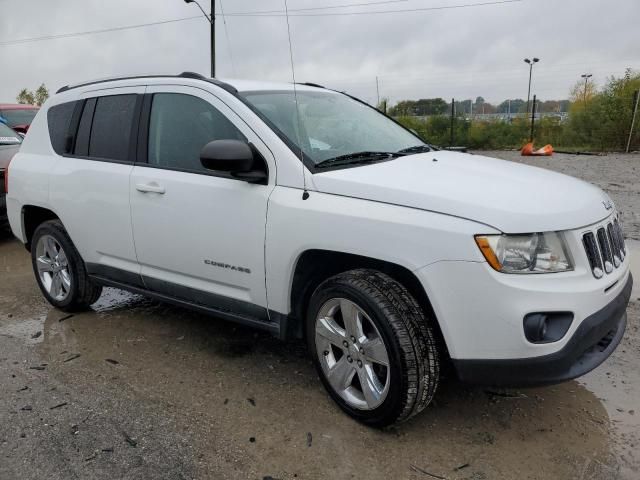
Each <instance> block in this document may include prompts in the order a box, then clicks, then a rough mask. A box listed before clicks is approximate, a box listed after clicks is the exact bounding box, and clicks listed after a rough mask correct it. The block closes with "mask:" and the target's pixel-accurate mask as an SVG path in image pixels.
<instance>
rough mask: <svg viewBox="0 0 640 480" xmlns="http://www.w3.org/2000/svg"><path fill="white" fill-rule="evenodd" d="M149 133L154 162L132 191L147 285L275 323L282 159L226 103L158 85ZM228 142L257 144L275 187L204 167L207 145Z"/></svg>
mask: <svg viewBox="0 0 640 480" xmlns="http://www.w3.org/2000/svg"><path fill="white" fill-rule="evenodd" d="M145 124H146V125H148V128H145ZM141 127H142V130H143V132H142V134H141V137H140V138H141V141H140V142H139V151H138V162H145V161H146V163H137V164H136V165H135V167H134V169H133V172H132V175H131V181H130V190H131V215H132V223H133V231H134V239H135V246H136V252H137V257H138V261H139V263H140V265H141V273H142V277H143V281H144V283H145V286H146V287H147V288H148V289H150V290H152V291H154V292H157V293H160V294H164V295H169V296H171V297H174V298H178V299H181V300H185V301H188V302H190V303H192V304H193V303H195V304H198V305H203V306H206V307H212V308H214V309H216V310H219V311H222V312H226V313H229V314H231V315H236V316H239V317H245V318H247V317H249V319H250V320H251V319H253V320H256V321H261V322H264V321H266V320H267V319H268V313H267V308H266V307H267V299H266V288H265V261H264V240H265V224H266V217H267V202H268V198H269V195H270V193H271V191H272V190H273V188H274V185H275V162H274V158H273V155H272V153H271V152H270V150H269V149H268V148H267V146H266V145H265V144H264V143H263V142H262V141H261V140H260V138H258V137H257V135H256V134H255V133H254V132H253V131H252V130H251V129H250V128H249V127H248V126H247V124H246V123H245V122H243V121H242V119H241V118H240V117H239V116H238V115H236V114H235V113H234V112H233V111H232V110H231V109H230V108H229V107H228V106H227V105H226V104H225V103H223V102H222V101H221V100H219V99H218V98H217V97H216V96H215V95H213V94H212V93H210V92H208V91H206V90H203V89H199V88H195V87H186V86H153V87H151V86H150V87H148V89H147V95H146V96H145V103H144V107H143V113H142V119H141ZM144 133H148V135H144ZM144 137H146V139H145V138H144ZM228 139H234V140H241V141H247V142H250V143H251V144H252V145H253V146H254V147H255V149H256V150H257V151H258V152H259V153H260V155H261V156H262V157H263V158H264V161H265V162H266V164H267V168H268V172H269V179H268V184H267V185H259V184H251V183H247V182H245V181H242V180H239V179H236V178H233V177H231V176H230V175H229V174H226V173H223V172H216V171H212V170H207V169H205V168H204V167H203V166H202V164H201V162H200V151H201V150H202V148H203V147H204V146H205V145H206V144H207V143H209V142H210V141H213V140H228Z"/></svg>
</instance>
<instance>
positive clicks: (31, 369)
mask: <svg viewBox="0 0 640 480" xmlns="http://www.w3.org/2000/svg"><path fill="white" fill-rule="evenodd" d="M491 154H493V155H494V156H499V157H503V158H509V159H513V160H515V161H521V158H520V157H518V156H516V155H515V154H511V153H505V152H492V153H490V155H491ZM527 162H528V163H531V164H536V165H539V166H543V167H545V168H551V169H554V170H558V171H562V172H564V173H568V174H570V175H575V176H579V177H581V178H584V179H586V180H588V181H592V182H594V183H596V184H598V185H599V186H601V187H603V188H605V189H606V190H607V191H608V192H609V193H610V194H611V196H612V198H613V199H614V200H615V201H616V203H617V205H618V206H619V208H620V209H621V210H623V212H624V219H625V227H626V231H627V235H628V236H629V237H630V238H634V239H637V240H638V239H640V227H639V222H640V221H639V219H638V212H640V210H639V209H638V202H639V198H640V197H639V196H638V189H639V188H640V187H639V186H638V185H637V184H636V181H635V179H636V178H637V172H636V168H637V167H636V164H638V165H640V156H608V157H572V156H563V155H558V156H554V157H552V158H550V159H527ZM633 245H634V248H635V244H633ZM639 250H640V249H639ZM0 272H2V274H1V275H2V276H1V278H2V279H3V281H2V284H1V285H2V288H1V289H0V479H1V480H5V479H6V480H13V479H18V478H19V479H25V480H26V479H42V478H48V479H76V478H77V479H80V478H82V479H84V478H91V479H115V478H118V479H158V478H163V479H191V478H198V479H208V478H225V479H226V478H230V479H235V478H237V479H269V478H274V479H293V478H300V479H316V478H323V479H343V478H345V479H347V478H361V479H378V478H381V479H382V478H399V479H404V478H406V479H426V480H430V479H432V478H446V479H474V480H482V479H487V480H488V479H516V478H517V479H605V478H606V479H629V480H631V479H637V478H640V454H639V453H638V446H639V445H640V433H639V432H640V372H639V371H638V363H639V360H640V333H639V326H640V303H638V302H637V301H636V300H637V294H634V302H632V304H631V305H630V307H629V327H628V330H627V334H626V337H625V339H624V341H623V344H622V345H621V346H620V347H619V348H618V350H617V351H616V352H615V354H614V355H613V356H612V357H611V358H610V359H609V360H608V361H607V362H606V363H605V364H604V365H603V366H601V367H600V368H598V369H596V370H595V371H594V372H591V373H590V374H588V375H586V376H585V377H583V378H582V379H580V380H579V381H571V382H567V383H564V384H562V385H558V386H553V387H547V388H538V389H528V390H522V391H513V390H493V389H486V388H485V389H483V388H470V387H467V386H464V385H461V384H459V383H458V382H456V381H454V380H451V379H449V380H446V381H445V382H444V383H443V385H442V388H441V389H440V390H439V392H438V394H437V397H436V401H435V402H434V403H433V404H432V405H431V406H430V407H429V408H428V409H427V410H426V411H425V412H423V413H422V414H421V415H419V416H418V417H416V418H414V419H412V420H411V421H410V422H408V423H406V424H403V425H401V426H399V427H396V428H392V429H389V430H386V431H377V430H371V429H368V428H365V427H363V426H361V425H359V424H357V423H356V422H354V421H352V420H350V419H349V418H347V417H346V416H345V415H343V414H342V413H341V412H340V411H339V410H338V408H337V407H335V406H334V404H333V403H332V402H331V400H330V399H329V398H328V396H327V394H326V393H325V392H324V390H323V389H322V387H321V385H320V382H319V380H318V379H317V377H316V374H315V372H314V370H313V368H312V365H311V363H310V361H309V360H308V358H307V356H306V353H305V351H304V347H303V346H302V345H300V344H283V343H281V342H279V341H277V340H275V339H273V338H271V337H269V336H268V335H265V334H262V333H256V332H254V331H251V330H247V329H244V328H240V327H237V326H235V325H233V324H230V323H226V322H223V321H220V320H216V319H211V318H207V317H204V316H202V315H198V314H195V313H192V312H189V311H186V310H182V309H178V308H174V307H170V306H167V305H162V304H159V303H156V302H152V301H149V300H145V299H144V298H142V297H139V296H135V295H130V294H127V293H124V292H121V291H118V290H114V289H106V290H105V293H104V295H103V296H102V298H101V299H100V301H99V303H98V304H97V305H96V306H95V308H94V310H93V311H90V312H85V313H81V314H76V315H74V316H69V315H66V314H64V313H62V312H60V311H57V310H55V309H52V308H51V307H49V306H48V304H46V303H45V301H44V300H43V298H42V296H41V294H40V292H39V291H38V289H37V287H36V284H35V280H34V278H33V274H32V272H31V266H30V261H29V257H28V255H27V253H26V252H25V250H24V249H23V248H22V247H21V246H20V245H19V244H18V243H17V242H15V241H14V240H11V239H4V240H0ZM636 278H640V272H638V273H637V274H636Z"/></svg>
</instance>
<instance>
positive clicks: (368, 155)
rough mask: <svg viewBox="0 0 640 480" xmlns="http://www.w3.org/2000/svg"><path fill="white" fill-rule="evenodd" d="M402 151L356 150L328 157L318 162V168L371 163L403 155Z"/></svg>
mask: <svg viewBox="0 0 640 480" xmlns="http://www.w3.org/2000/svg"><path fill="white" fill-rule="evenodd" d="M403 155H404V153H402V152H355V153H348V154H346V155H339V156H337V157H333V158H327V159H326V160H323V161H321V162H320V163H317V164H316V168H326V167H334V166H337V165H355V164H358V163H371V162H376V161H378V160H384V159H387V158H395V157H401V156H403Z"/></svg>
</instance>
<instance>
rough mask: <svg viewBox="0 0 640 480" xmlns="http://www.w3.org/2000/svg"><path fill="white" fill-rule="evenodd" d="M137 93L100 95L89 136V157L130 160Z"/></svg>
mask: <svg viewBox="0 0 640 480" xmlns="http://www.w3.org/2000/svg"><path fill="white" fill-rule="evenodd" d="M137 97H138V96H137V95H135V94H130V95H110V96H105V97H98V98H97V100H96V105H95V112H94V113H93V123H92V126H91V135H90V139H89V156H90V157H95V158H104V159H108V160H117V161H127V160H129V150H130V143H131V138H132V128H133V124H134V114H135V111H136V100H137Z"/></svg>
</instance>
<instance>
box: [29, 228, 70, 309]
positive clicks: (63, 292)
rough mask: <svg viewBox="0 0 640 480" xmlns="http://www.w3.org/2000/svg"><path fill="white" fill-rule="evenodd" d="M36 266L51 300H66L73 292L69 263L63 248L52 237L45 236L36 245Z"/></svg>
mask: <svg viewBox="0 0 640 480" xmlns="http://www.w3.org/2000/svg"><path fill="white" fill-rule="evenodd" d="M36 266H37V268H38V276H39V277H40V282H42V286H43V287H44V289H45V290H46V291H47V292H48V293H49V295H50V296H51V298H53V299H54V300H57V301H59V302H61V301H63V300H65V299H66V298H67V297H68V296H69V292H70V291H71V273H70V271H69V262H68V260H67V255H66V253H65V252H64V250H63V249H62V246H61V245H60V243H58V241H57V240H56V239H55V238H53V237H52V236H51V235H43V236H42V237H40V238H39V239H38V244H37V245H36Z"/></svg>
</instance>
